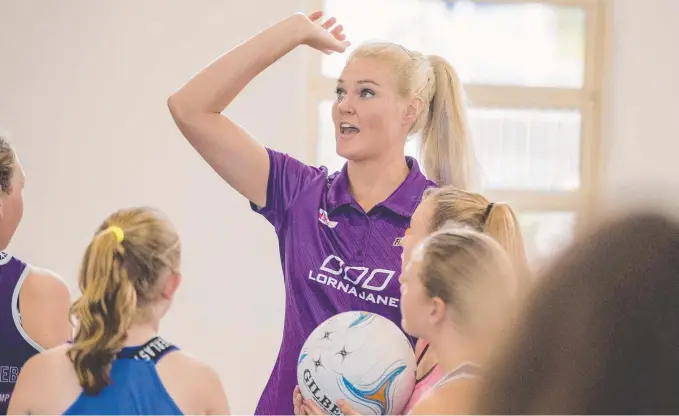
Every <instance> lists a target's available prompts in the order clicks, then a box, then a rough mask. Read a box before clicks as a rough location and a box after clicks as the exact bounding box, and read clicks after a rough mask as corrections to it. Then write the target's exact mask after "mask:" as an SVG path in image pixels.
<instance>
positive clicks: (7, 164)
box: [0, 135, 16, 194]
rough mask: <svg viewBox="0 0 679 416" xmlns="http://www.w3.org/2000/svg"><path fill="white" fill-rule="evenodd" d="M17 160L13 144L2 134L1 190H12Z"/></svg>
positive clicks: (0, 157) (4, 191)
mask: <svg viewBox="0 0 679 416" xmlns="http://www.w3.org/2000/svg"><path fill="white" fill-rule="evenodd" d="M15 160H16V157H15V154H14V150H12V145H11V144H10V143H9V141H8V140H7V139H6V138H5V137H3V136H2V135H0V190H1V191H2V192H3V193H6V194H8V193H10V192H11V191H12V177H13V176H14V163H15Z"/></svg>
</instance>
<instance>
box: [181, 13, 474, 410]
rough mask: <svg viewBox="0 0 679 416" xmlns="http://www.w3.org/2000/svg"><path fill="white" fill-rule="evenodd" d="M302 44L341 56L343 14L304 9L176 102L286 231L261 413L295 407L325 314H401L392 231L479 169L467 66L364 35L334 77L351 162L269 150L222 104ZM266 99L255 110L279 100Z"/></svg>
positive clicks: (209, 150)
mask: <svg viewBox="0 0 679 416" xmlns="http://www.w3.org/2000/svg"><path fill="white" fill-rule="evenodd" d="M302 45H306V46H309V47H311V48H313V49H316V50H318V51H321V52H324V53H342V52H344V51H345V50H346V48H347V46H348V45H349V42H348V41H347V40H346V36H345V34H344V31H343V28H342V25H337V22H336V19H334V18H329V19H327V18H325V17H324V16H323V13H322V12H317V13H313V14H311V15H310V16H307V15H304V14H295V15H292V16H290V17H288V18H286V19H284V20H282V21H280V22H278V23H276V24H274V25H273V26H271V27H269V28H268V29H266V30H264V31H262V32H261V33H259V34H257V35H256V36H254V37H253V38H251V39H249V40H247V41H246V42H244V43H241V44H240V45H238V46H237V47H235V48H234V49H232V50H231V51H229V52H227V53H226V54H224V55H223V56H221V57H220V58H218V59H217V60H215V61H214V62H212V63H211V64H210V65H208V66H207V67H205V68H204V69H203V70H202V71H200V72H199V73H198V74H197V75H195V76H194V77H193V78H192V79H191V80H189V81H188V82H187V83H186V84H185V85H184V86H182V87H181V88H180V89H179V91H177V92H176V93H175V94H173V95H172V97H170V99H169V101H168V104H169V108H170V112H171V114H172V116H173V117H174V120H175V122H176V124H177V126H178V127H179V129H180V130H181V132H182V133H183V135H184V136H185V137H186V139H187V140H188V142H189V143H190V144H191V145H192V146H193V147H194V148H195V150H196V151H197V152H198V153H200V155H202V157H203V158H204V159H205V160H206V161H207V163H209V164H210V166H212V168H213V169H214V170H215V171H216V172H217V173H218V174H219V175H220V176H221V177H222V178H223V179H224V181H225V182H226V183H227V184H228V185H229V186H230V187H231V188H233V189H234V190H236V191H237V192H239V193H240V194H242V195H243V196H244V197H245V198H247V200H248V201H250V206H251V208H252V209H253V210H254V211H255V212H256V213H258V214H260V215H262V216H263V217H264V218H266V220H267V221H269V222H270V223H271V224H272V226H273V227H274V230H275V232H276V235H277V236H278V244H279V251H280V254H281V263H282V264H281V266H282V271H283V278H284V280H285V299H286V303H285V321H284V328H283V338H282V343H281V347H280V352H279V354H278V358H277V359H276V362H275V364H274V367H273V370H272V372H271V376H270V378H269V381H268V383H267V385H266V387H265V388H264V392H263V393H262V396H261V398H260V401H259V404H258V405H257V408H256V410H255V413H257V414H290V413H292V411H293V406H292V401H291V400H290V392H291V391H293V388H294V386H295V378H296V367H297V357H298V356H299V352H300V350H301V348H302V344H303V342H304V340H305V339H306V338H307V337H308V336H309V334H310V333H311V332H312V331H313V329H314V328H316V327H317V326H318V325H319V324H320V323H321V322H323V321H325V320H326V319H328V318H329V317H331V316H333V315H335V314H337V313H341V312H345V311H351V310H365V311H369V312H374V313H378V314H380V315H382V316H384V317H386V318H388V319H390V320H392V321H393V322H395V323H397V324H399V325H400V322H401V312H400V308H399V285H398V282H397V277H398V275H399V274H400V272H401V249H400V248H399V247H398V244H395V242H396V241H397V239H398V238H400V237H401V236H403V233H404V231H405V229H406V228H407V227H408V224H409V223H410V218H411V216H412V214H413V211H414V210H415V208H416V207H417V204H418V202H419V201H420V200H421V198H422V194H423V192H424V191H425V189H427V188H429V187H432V186H435V185H438V186H442V185H450V184H453V185H456V186H458V187H461V188H467V187H468V186H469V183H470V176H471V174H470V171H472V172H473V169H472V168H471V166H472V165H473V162H472V161H473V157H471V156H470V153H471V151H470V147H471V145H470V140H469V137H468V134H467V131H468V128H467V119H466V114H465V105H464V92H463V90H462V85H461V83H460V80H459V77H458V76H457V74H456V73H455V70H454V69H453V68H452V66H451V65H450V64H449V63H448V62H446V61H445V60H444V59H442V58H441V57H438V56H426V55H423V54H421V53H419V52H417V51H411V50H408V49H406V48H404V47H403V46H401V45H396V44H392V43H371V44H366V45H361V46H359V47H358V48H357V49H356V50H355V51H354V52H353V53H352V54H351V56H349V58H348V60H347V64H346V66H345V68H344V70H343V71H342V75H341V76H340V77H339V78H338V79H337V83H336V86H335V94H336V100H335V102H334V104H333V107H332V118H333V121H334V125H335V143H336V149H337V153H338V154H339V155H340V156H342V157H344V158H345V159H347V160H348V162H347V163H346V164H345V166H344V167H343V168H342V170H341V171H340V172H334V173H333V172H328V171H327V169H326V168H325V167H313V166H309V165H307V164H305V163H303V162H301V161H299V160H297V159H295V158H293V157H291V156H289V155H287V154H285V153H281V152H278V151H276V150H273V149H270V148H266V147H264V145H262V144H261V143H260V142H258V141H257V140H256V139H255V138H254V137H252V136H251V135H250V134H249V133H248V132H246V131H245V130H244V129H243V128H241V127H240V126H239V125H238V124H236V122H235V121H233V120H231V119H230V118H229V117H227V116H225V115H223V114H222V112H223V111H224V109H225V108H227V107H228V106H229V105H230V104H231V102H232V101H233V100H234V99H235V98H236V97H237V96H238V94H240V93H241V91H242V90H243V88H245V86H246V85H247V84H248V83H249V82H250V81H252V80H253V79H254V78H255V77H256V76H257V75H258V74H260V73H261V72H262V71H264V70H265V69H266V68H268V67H269V66H270V65H272V64H273V63H274V62H276V61H278V60H279V59H280V58H282V57H283V56H284V55H286V54H287V53H289V52H290V51H292V50H293V49H295V48H297V47H299V46H302ZM272 93H275V91H272ZM265 107H266V102H263V103H262V108H259V109H257V111H261V112H262V114H263V115H264V114H265V112H266V111H276V109H275V108H271V109H268V110H267V109H265ZM418 133H419V135H420V137H421V138H422V139H421V140H422V141H421V143H420V145H421V146H420V147H421V149H422V158H421V160H422V165H423V167H424V172H422V170H421V168H420V165H419V164H418V162H417V161H416V160H415V159H414V158H411V157H406V156H405V144H406V140H407V138H408V136H409V135H413V134H418ZM279 134H281V135H285V134H287V132H286V131H284V130H281V131H280V132H279ZM265 140H266V138H265ZM425 174H426V176H425ZM359 270H366V271H367V272H366V273H365V274H361V272H357V271H359ZM235 284H237V283H235Z"/></svg>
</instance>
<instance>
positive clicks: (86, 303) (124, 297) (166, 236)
mask: <svg viewBox="0 0 679 416" xmlns="http://www.w3.org/2000/svg"><path fill="white" fill-rule="evenodd" d="M180 248H181V247H180V242H179V236H178V235H177V233H176V232H175V230H174V228H173V227H172V225H171V223H170V222H169V221H168V220H167V219H166V218H165V217H164V216H163V215H162V214H161V213H160V212H158V211H156V210H153V209H150V208H132V209H126V210H120V211H118V212H116V213H114V214H113V215H111V216H110V217H109V218H108V219H107V220H106V221H105V222H104V224H102V226H101V227H99V230H98V232H97V234H96V235H95V237H94V239H93V240H92V242H91V243H90V245H89V246H88V247H87V250H86V252H85V256H84V258H83V261H82V265H81V268H80V276H79V285H80V291H81V292H82V295H81V296H80V298H79V299H78V300H77V301H76V302H75V303H74V304H73V306H72V307H71V314H72V315H73V317H74V318H75V320H76V321H77V330H76V334H75V338H74V341H73V345H72V346H71V348H70V349H69V351H68V357H69V358H70V360H71V362H72V363H73V366H74V368H75V372H76V374H77V376H78V380H79V381H80V385H81V386H82V388H83V390H84V392H85V394H88V395H96V394H98V393H99V392H101V391H102V390H103V389H104V388H105V387H106V386H107V385H109V383H110V382H111V380H110V372H111V366H112V363H113V360H114V359H115V357H116V355H117V354H118V352H120V350H121V349H122V348H123V346H124V345H125V341H126V339H127V331H128V329H129V327H130V325H131V324H132V321H133V320H134V319H135V318H137V317H139V316H140V315H141V314H143V313H144V312H146V311H147V308H146V307H147V306H148V304H150V303H152V302H153V301H155V300H156V299H157V298H158V296H159V288H161V285H160V284H158V281H159V279H160V277H161V276H162V275H164V273H165V272H166V271H169V272H172V273H178V270H179V263H180Z"/></svg>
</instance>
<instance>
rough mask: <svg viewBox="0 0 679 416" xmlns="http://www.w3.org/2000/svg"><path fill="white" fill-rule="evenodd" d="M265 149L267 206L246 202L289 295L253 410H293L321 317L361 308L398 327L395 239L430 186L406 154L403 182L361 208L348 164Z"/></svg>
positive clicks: (397, 247)
mask: <svg viewBox="0 0 679 416" xmlns="http://www.w3.org/2000/svg"><path fill="white" fill-rule="evenodd" d="M267 150H268V153H269V160H270V172H269V182H268V188H267V206H266V207H262V208H261V209H260V208H259V207H257V206H256V205H254V204H252V203H251V207H252V209H253V210H254V211H255V212H258V213H260V214H262V215H263V216H264V217H265V218H266V219H267V220H268V221H269V222H270V223H271V224H272V225H273V226H274V228H275V230H276V234H277V235H278V242H279V251H280V256H281V264H282V268H283V276H284V280H285V295H286V300H285V321H284V329H283V341H282V344H281V347H280V351H279V353H278V358H277V359H276V363H275V365H274V368H273V371H272V373H271V376H270V378H269V381H268V383H267V384H266V387H265V388H264V392H263V393H262V396H261V397H260V400H259V404H258V405H257V409H256V410H255V413H256V414H292V413H293V405H292V392H293V389H294V387H295V385H296V384H297V380H296V379H297V377H296V371H297V359H298V356H299V352H300V350H301V348H302V345H303V343H304V341H305V340H306V338H307V336H309V334H310V333H311V332H312V331H313V330H314V329H315V328H316V327H317V326H318V325H319V324H320V323H322V322H323V321H325V320H326V319H328V318H330V317H331V316H333V315H335V314H338V313H340V312H346V311H352V310H364V311H369V312H374V313H378V314H380V315H382V316H385V317H387V318H388V319H390V320H392V321H393V322H394V323H396V324H397V325H398V326H399V327H400V326H401V311H400V308H399V298H400V292H399V283H398V277H399V274H400V272H401V252H402V248H401V247H400V245H399V244H398V243H397V239H398V238H400V237H402V236H403V234H404V232H405V229H406V228H407V227H408V226H409V224H410V217H411V216H412V214H413V212H414V211H415V208H416V207H417V205H418V204H419V202H420V200H421V198H422V194H423V193H424V191H425V189H427V188H429V187H433V186H435V184H434V183H433V182H431V181H429V180H427V179H426V178H425V176H424V175H423V174H422V173H421V171H420V169H419V166H418V164H417V161H416V160H415V159H413V158H410V157H408V158H407V163H408V165H409V167H410V173H409V175H408V176H407V178H406V179H405V181H404V182H403V183H402V184H401V186H400V187H399V188H398V189H397V190H396V191H394V193H393V194H392V195H391V196H389V198H387V199H386V200H385V201H383V202H382V203H381V204H379V205H377V206H376V207H375V208H373V209H372V210H371V211H370V212H369V213H367V214H366V213H365V212H364V211H363V209H362V208H361V207H360V206H359V205H358V204H357V203H356V201H355V200H354V199H353V196H352V195H351V193H350V192H349V182H348V177H347V172H346V165H345V166H344V168H343V169H342V171H341V172H338V173H335V174H333V175H330V176H329V175H328V172H327V170H326V169H325V168H324V167H321V168H316V167H311V166H308V165H305V164H304V163H302V162H300V161H298V160H296V159H294V158H292V157H290V156H288V155H286V154H283V153H280V152H276V151H274V150H271V149H267ZM413 342H414V340H413Z"/></svg>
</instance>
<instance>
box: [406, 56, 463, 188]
mask: <svg viewBox="0 0 679 416" xmlns="http://www.w3.org/2000/svg"><path fill="white" fill-rule="evenodd" d="M427 59H428V60H429V63H430V65H431V67H432V69H433V83H432V85H431V88H433V94H432V95H431V103H430V104H429V106H428V107H429V112H428V114H427V115H426V121H425V125H424V129H423V131H422V136H421V143H420V160H422V163H423V165H424V170H425V172H426V174H427V176H428V177H429V178H430V179H432V180H433V181H435V182H436V184H437V185H439V186H446V185H453V186H455V187H457V188H460V189H465V190H469V189H470V188H471V187H472V186H473V181H474V179H475V178H473V176H474V172H473V170H474V168H473V165H474V161H473V150H472V144H471V141H470V138H469V126H468V122H467V111H466V102H465V97H464V92H463V88H462V83H461V82H460V78H459V76H458V75H457V73H456V71H455V69H454V68H453V67H452V66H451V65H450V64H449V63H448V62H447V61H446V60H445V59H443V58H441V57H440V56H436V55H430V56H428V58H427Z"/></svg>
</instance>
